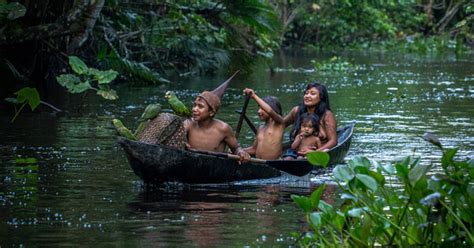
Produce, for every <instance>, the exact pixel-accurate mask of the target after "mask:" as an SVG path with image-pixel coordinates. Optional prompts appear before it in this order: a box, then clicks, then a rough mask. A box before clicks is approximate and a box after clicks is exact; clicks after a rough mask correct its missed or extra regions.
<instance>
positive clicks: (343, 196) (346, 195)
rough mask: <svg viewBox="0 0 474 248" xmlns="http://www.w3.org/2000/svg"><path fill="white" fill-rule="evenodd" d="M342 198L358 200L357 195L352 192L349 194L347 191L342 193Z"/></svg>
mask: <svg viewBox="0 0 474 248" xmlns="http://www.w3.org/2000/svg"><path fill="white" fill-rule="evenodd" d="M341 199H342V200H351V201H354V202H357V197H355V196H354V195H352V194H347V193H342V194H341Z"/></svg>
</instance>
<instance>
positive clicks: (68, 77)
mask: <svg viewBox="0 0 474 248" xmlns="http://www.w3.org/2000/svg"><path fill="white" fill-rule="evenodd" d="M56 80H58V83H59V84H60V85H62V86H64V87H65V88H66V89H67V90H68V91H69V92H71V93H82V92H84V91H86V90H88V89H91V85H90V84H89V82H88V81H86V82H82V81H81V79H79V78H78V77H76V76H75V75H73V74H62V75H59V76H58V77H56Z"/></svg>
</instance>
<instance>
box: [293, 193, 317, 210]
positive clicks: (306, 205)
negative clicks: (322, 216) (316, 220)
mask: <svg viewBox="0 0 474 248" xmlns="http://www.w3.org/2000/svg"><path fill="white" fill-rule="evenodd" d="M291 199H292V200H293V202H294V203H296V205H298V207H300V208H302V209H303V210H304V211H305V212H306V213H309V212H310V211H311V210H312V209H311V200H310V199H309V198H308V197H306V196H299V195H291Z"/></svg>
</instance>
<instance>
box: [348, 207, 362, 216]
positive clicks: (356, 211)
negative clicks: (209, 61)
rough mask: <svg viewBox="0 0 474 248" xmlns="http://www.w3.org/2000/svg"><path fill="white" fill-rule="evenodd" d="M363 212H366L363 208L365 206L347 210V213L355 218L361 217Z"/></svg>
mask: <svg viewBox="0 0 474 248" xmlns="http://www.w3.org/2000/svg"><path fill="white" fill-rule="evenodd" d="M363 213H364V209H363V208H353V209H351V210H349V211H347V214H348V215H349V216H350V217H354V218H360V217H361V216H362V214H363Z"/></svg>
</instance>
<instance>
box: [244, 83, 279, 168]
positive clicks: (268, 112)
mask: <svg viewBox="0 0 474 248" xmlns="http://www.w3.org/2000/svg"><path fill="white" fill-rule="evenodd" d="M244 93H245V94H247V95H249V96H250V97H251V98H253V99H254V100H255V101H256V102H257V104H258V105H259V106H260V108H259V109H258V112H257V113H258V117H259V118H260V120H262V121H264V122H265V123H264V124H263V125H261V126H260V127H259V128H258V131H257V137H256V139H255V141H254V142H253V144H252V146H250V147H247V148H245V149H244V150H245V151H246V152H248V153H249V154H250V155H254V156H255V157H256V158H260V159H267V160H273V159H278V158H279V157H280V155H281V150H282V141H283V133H284V131H285V122H284V120H283V117H282V116H281V113H282V110H281V104H280V102H279V100H278V98H276V97H274V96H266V97H264V98H263V99H262V98H260V97H259V96H257V94H255V92H254V90H253V89H248V88H246V89H245V90H244Z"/></svg>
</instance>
